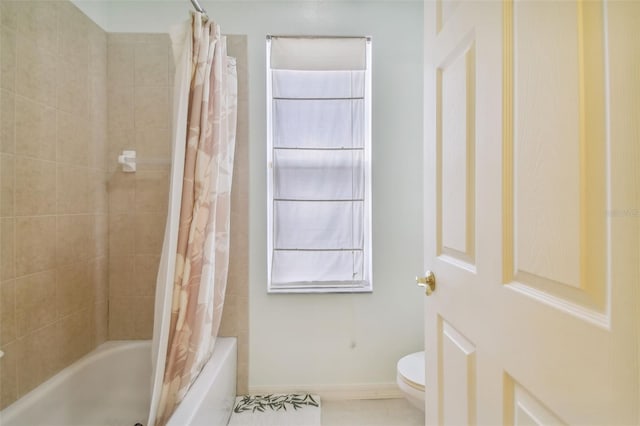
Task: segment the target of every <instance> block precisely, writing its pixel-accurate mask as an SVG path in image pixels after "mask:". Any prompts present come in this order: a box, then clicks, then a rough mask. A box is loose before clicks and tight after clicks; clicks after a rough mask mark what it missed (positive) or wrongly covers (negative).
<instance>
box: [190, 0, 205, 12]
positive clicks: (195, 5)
mask: <svg viewBox="0 0 640 426" xmlns="http://www.w3.org/2000/svg"><path fill="white" fill-rule="evenodd" d="M191 4H192V5H193V8H194V9H195V10H196V11H197V12H200V13H204V14H205V15H206V14H207V11H206V10H204V8H203V7H202V6H200V3H198V0H191Z"/></svg>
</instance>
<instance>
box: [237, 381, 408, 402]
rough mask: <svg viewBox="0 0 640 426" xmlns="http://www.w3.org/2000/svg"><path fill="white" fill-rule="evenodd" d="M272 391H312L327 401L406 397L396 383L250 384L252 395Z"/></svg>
mask: <svg viewBox="0 0 640 426" xmlns="http://www.w3.org/2000/svg"><path fill="white" fill-rule="evenodd" d="M270 393H285V394H288V393H310V394H314V395H319V396H320V398H321V399H323V400H325V401H336V400H351V399H396V398H404V395H403V394H402V392H401V391H400V388H399V387H398V385H397V384H396V383H371V384H349V385H307V386H296V385H280V386H249V394H251V395H265V394H270Z"/></svg>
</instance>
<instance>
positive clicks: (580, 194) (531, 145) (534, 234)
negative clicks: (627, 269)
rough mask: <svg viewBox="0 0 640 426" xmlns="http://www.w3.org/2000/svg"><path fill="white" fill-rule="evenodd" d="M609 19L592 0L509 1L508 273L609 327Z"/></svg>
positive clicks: (542, 297)
mask: <svg viewBox="0 0 640 426" xmlns="http://www.w3.org/2000/svg"><path fill="white" fill-rule="evenodd" d="M603 18H604V16H603V8H602V5H601V4H600V7H596V3H595V2H585V3H582V2H577V3H576V2H566V1H563V2H544V3H542V2H531V1H526V2H525V1H518V2H515V3H514V4H513V5H511V3H506V4H505V13H504V20H505V27H507V28H508V29H507V30H506V31H505V32H504V40H503V45H504V48H503V55H504V63H505V64H507V65H508V66H507V67H505V70H504V72H505V81H504V82H503V90H504V92H503V93H504V95H503V96H504V97H505V104H504V105H505V107H504V108H503V118H502V119H503V122H505V123H507V122H508V121H510V120H512V123H509V125H508V128H509V129H511V130H510V131H509V132H505V133H504V135H503V141H504V146H503V149H504V164H503V179H504V182H505V184H506V185H508V188H509V189H508V190H506V191H505V193H504V199H503V203H504V210H503V217H504V218H505V221H504V227H505V229H504V230H503V235H504V237H505V240H504V245H503V250H504V253H503V256H504V267H505V272H504V273H505V276H504V278H503V280H504V282H505V283H506V284H508V285H512V286H513V287H512V288H513V289H515V290H517V291H520V292H521V293H522V294H523V295H526V296H528V297H533V298H535V299H536V300H538V301H541V302H543V303H548V304H550V305H551V306H554V307H555V308H557V309H561V310H565V311H567V312H569V313H571V314H574V315H579V316H581V317H582V318H585V319H588V320H590V321H596V322H600V323H601V324H602V325H603V326H606V324H607V323H608V317H607V315H606V313H605V305H606V293H607V281H606V277H605V263H606V256H605V250H604V249H605V212H606V209H604V208H603V207H604V206H605V185H606V181H605V174H604V171H605V160H606V152H607V151H606V145H605V144H606V138H605V133H604V121H605V110H604V75H603V72H604V56H603V49H602V47H603V46H602V42H601V41H600V42H598V40H601V38H602V34H603V32H602V26H603V23H604V19H603ZM541 28H544V31H541V30H540V29H541Z"/></svg>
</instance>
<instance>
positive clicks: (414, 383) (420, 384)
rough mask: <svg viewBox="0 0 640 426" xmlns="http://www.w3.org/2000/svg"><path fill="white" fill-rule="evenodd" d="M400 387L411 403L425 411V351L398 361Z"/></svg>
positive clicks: (397, 379)
mask: <svg viewBox="0 0 640 426" xmlns="http://www.w3.org/2000/svg"><path fill="white" fill-rule="evenodd" d="M396 382H397V383H398V387H399V388H400V390H401V391H402V393H403V394H404V397H405V398H407V400H409V402H410V403H411V404H413V405H414V406H416V407H417V408H419V409H420V410H421V411H424V351H422V352H415V353H412V354H409V355H407V356H405V357H403V358H402V359H400V361H398V375H397V377H396Z"/></svg>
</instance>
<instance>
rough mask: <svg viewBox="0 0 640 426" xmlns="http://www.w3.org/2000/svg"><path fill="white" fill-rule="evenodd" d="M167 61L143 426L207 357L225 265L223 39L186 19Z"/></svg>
mask: <svg viewBox="0 0 640 426" xmlns="http://www.w3.org/2000/svg"><path fill="white" fill-rule="evenodd" d="M171 38H172V42H173V48H174V57H175V60H176V87H175V96H174V98H175V101H174V102H175V107H174V148H173V150H174V151H173V156H172V157H173V158H172V164H173V165H172V178H171V190H170V200H169V201H170V202H169V212H168V217H167V225H166V229H165V239H164V244H163V251H162V259H161V267H160V270H159V272H158V279H157V283H156V306H155V323H154V336H153V358H154V359H153V362H154V377H153V380H154V383H153V389H152V400H151V409H150V414H149V421H148V424H149V425H154V424H155V425H164V424H166V423H167V421H168V420H169V418H170V417H171V414H172V413H173V412H174V410H175V408H176V407H177V405H178V404H179V403H180V401H181V400H182V398H183V397H184V395H185V394H186V392H187V391H188V389H189V387H190V386H191V384H192V383H193V381H194V380H195V378H196V377H197V376H198V374H199V373H200V371H201V370H202V368H203V366H204V365H205V363H206V362H207V361H208V359H209V358H210V357H211V353H212V351H213V345H214V343H215V339H216V336H217V333H218V330H219V328H220V322H221V319H222V305H223V303H224V295H225V289H226V283H227V274H228V265H229V221H230V203H231V197H230V195H231V178H232V174H233V157H234V149H235V129H236V107H237V77H236V70H235V59H234V58H230V57H228V56H227V51H226V39H225V37H222V36H221V35H220V28H219V26H218V25H217V24H215V23H214V22H213V21H211V20H208V19H207V18H206V17H205V15H203V14H200V13H192V16H191V20H190V21H187V22H185V24H184V25H182V26H181V27H179V28H176V29H174V31H172V34H171Z"/></svg>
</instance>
